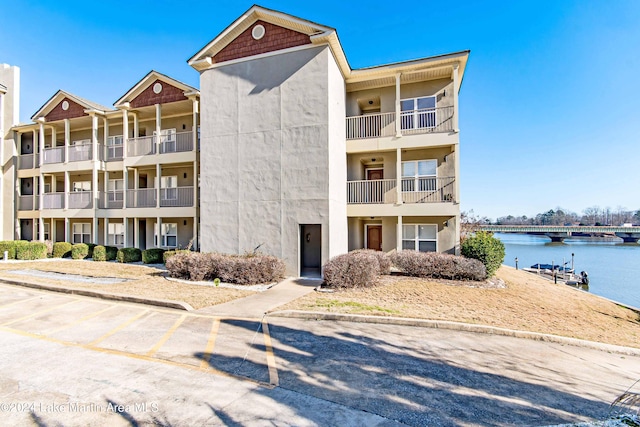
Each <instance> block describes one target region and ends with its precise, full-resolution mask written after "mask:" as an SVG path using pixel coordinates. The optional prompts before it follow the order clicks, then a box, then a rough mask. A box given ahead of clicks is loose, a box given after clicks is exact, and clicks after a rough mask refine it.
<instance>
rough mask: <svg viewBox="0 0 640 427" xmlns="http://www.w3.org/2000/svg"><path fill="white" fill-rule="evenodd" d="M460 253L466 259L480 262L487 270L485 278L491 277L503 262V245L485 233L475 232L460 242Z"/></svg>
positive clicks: (488, 233) (491, 235) (491, 234)
mask: <svg viewBox="0 0 640 427" xmlns="http://www.w3.org/2000/svg"><path fill="white" fill-rule="evenodd" d="M461 252H462V255H464V256H465V257H467V258H473V259H477V260H478V261H480V262H482V263H483V264H484V266H485V267H486V268H487V277H491V276H493V274H494V273H495V272H496V270H498V268H500V264H502V261H504V244H503V243H502V242H501V241H500V240H498V239H496V238H495V237H493V233H490V232H487V231H476V232H475V234H473V235H472V236H467V238H466V239H464V242H462V245H461Z"/></svg>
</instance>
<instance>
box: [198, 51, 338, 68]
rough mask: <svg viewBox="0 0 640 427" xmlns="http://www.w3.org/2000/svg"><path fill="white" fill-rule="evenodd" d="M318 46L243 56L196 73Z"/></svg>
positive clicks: (217, 63) (212, 65) (215, 64)
mask: <svg viewBox="0 0 640 427" xmlns="http://www.w3.org/2000/svg"><path fill="white" fill-rule="evenodd" d="M318 46H322V45H317V44H304V45H301V46H294V47H289V48H287V49H281V50H276V51H273V52H267V53H261V54H259V55H251V56H245V57H242V58H238V59H232V60H229V61H223V62H216V63H213V64H211V66H210V67H207V68H199V69H198V71H200V72H202V71H206V70H212V69H214V68H219V67H223V66H226V65H233V64H240V63H242V62H247V61H253V60H256V59H262V58H268V57H270V56H276V55H281V54H285V53H291V52H297V51H300V50H304V49H311V48H316V47H318ZM326 46H327V47H328V45H326Z"/></svg>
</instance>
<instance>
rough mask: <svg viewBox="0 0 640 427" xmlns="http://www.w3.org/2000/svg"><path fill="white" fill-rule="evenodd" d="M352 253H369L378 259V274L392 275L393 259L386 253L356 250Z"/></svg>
mask: <svg viewBox="0 0 640 427" xmlns="http://www.w3.org/2000/svg"><path fill="white" fill-rule="evenodd" d="M350 253H367V254H371V255H373V256H375V257H376V258H377V259H378V266H379V267H380V269H379V271H378V274H380V275H387V274H391V259H390V258H389V256H388V255H387V254H386V253H384V252H382V251H374V250H373V249H356V250H355V251H351V252H350Z"/></svg>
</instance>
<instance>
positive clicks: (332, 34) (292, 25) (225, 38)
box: [187, 5, 351, 77]
mask: <svg viewBox="0 0 640 427" xmlns="http://www.w3.org/2000/svg"><path fill="white" fill-rule="evenodd" d="M258 20H260V21H265V22H268V23H270V24H273V25H278V26H280V27H284V28H288V29H290V30H293V31H297V32H299V33H302V34H306V35H308V36H309V38H310V40H311V43H312V44H314V45H323V44H326V45H329V47H330V48H331V50H332V52H333V55H334V57H335V58H336V62H337V63H338V65H339V67H340V69H341V71H342V74H343V75H344V76H345V77H346V76H348V75H349V72H350V71H351V69H350V67H349V63H348V62H347V58H346V56H345V54H344V51H343V50H342V46H341V45H340V41H339V40H338V36H337V33H336V30H335V29H334V28H331V27H327V26H325V25H320V24H317V23H315V22H311V21H307V20H305V19H301V18H298V17H295V16H292V15H288V14H286V13H282V12H278V11H275V10H271V9H267V8H264V7H262V6H257V5H254V6H252V7H251V8H250V9H249V10H247V11H246V12H245V13H243V14H242V15H241V16H240V17H239V18H238V19H236V20H235V21H234V22H233V23H232V24H231V25H229V26H228V27H227V28H226V29H225V30H224V31H222V32H221V33H220V34H219V35H218V36H217V37H216V38H214V39H213V40H212V41H211V42H209V43H208V44H207V45H206V46H205V47H203V48H202V49H200V50H199V51H198V52H197V53H196V54H195V55H193V56H192V57H191V58H189V60H188V61H187V63H188V64H189V65H190V66H192V67H193V68H195V69H196V70H198V71H204V70H206V69H208V68H210V67H211V66H212V65H213V64H214V61H213V57H214V56H215V55H216V54H217V53H218V52H220V51H221V50H222V49H223V48H224V47H226V46H227V45H229V44H230V43H231V42H232V41H233V40H235V39H236V38H237V37H238V36H239V35H240V34H242V33H243V32H244V31H245V30H247V29H248V28H249V27H251V25H253V24H254V23H255V22H256V21H258Z"/></svg>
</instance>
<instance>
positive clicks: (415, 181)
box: [347, 177, 455, 204]
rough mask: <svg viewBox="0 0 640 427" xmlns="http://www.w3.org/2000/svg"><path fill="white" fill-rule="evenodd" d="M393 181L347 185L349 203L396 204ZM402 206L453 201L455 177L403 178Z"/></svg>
mask: <svg viewBox="0 0 640 427" xmlns="http://www.w3.org/2000/svg"><path fill="white" fill-rule="evenodd" d="M396 183H397V181H396V180H395V179H376V180H366V181H348V182H347V203H348V204H385V203H396V201H397V199H398V192H397V186H396ZM401 190H402V191H401V193H402V201H403V202H404V203H434V202H455V178H453V177H444V178H435V177H434V178H402V180H401Z"/></svg>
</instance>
